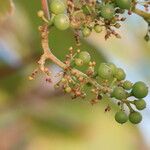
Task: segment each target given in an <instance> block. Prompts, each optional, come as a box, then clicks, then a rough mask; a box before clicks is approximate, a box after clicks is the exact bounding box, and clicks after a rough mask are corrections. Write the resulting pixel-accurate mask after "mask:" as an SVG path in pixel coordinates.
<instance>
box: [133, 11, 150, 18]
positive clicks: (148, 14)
mask: <svg viewBox="0 0 150 150" xmlns="http://www.w3.org/2000/svg"><path fill="white" fill-rule="evenodd" d="M132 12H134V13H135V14H137V15H139V16H141V17H143V18H144V19H145V20H150V13H148V12H145V11H143V10H140V9H138V8H134V9H133V10H132Z"/></svg>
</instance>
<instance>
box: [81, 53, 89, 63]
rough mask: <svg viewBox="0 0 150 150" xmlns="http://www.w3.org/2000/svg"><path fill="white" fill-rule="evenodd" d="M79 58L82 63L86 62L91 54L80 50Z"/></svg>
mask: <svg viewBox="0 0 150 150" xmlns="http://www.w3.org/2000/svg"><path fill="white" fill-rule="evenodd" d="M79 58H80V59H81V60H82V61H83V63H84V64H87V63H89V62H90V60H91V56H90V54H89V53H88V52H86V51H82V52H80V53H79Z"/></svg>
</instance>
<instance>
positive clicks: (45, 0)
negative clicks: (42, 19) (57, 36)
mask: <svg viewBox="0 0 150 150" xmlns="http://www.w3.org/2000/svg"><path fill="white" fill-rule="evenodd" d="M41 3H42V9H43V11H44V14H45V16H46V18H47V19H48V20H49V19H50V13H49V7H48V0H41Z"/></svg>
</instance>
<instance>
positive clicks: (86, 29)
mask: <svg viewBox="0 0 150 150" xmlns="http://www.w3.org/2000/svg"><path fill="white" fill-rule="evenodd" d="M90 34H91V30H90V28H88V27H84V28H83V29H82V35H83V36H84V37H88V36H90Z"/></svg>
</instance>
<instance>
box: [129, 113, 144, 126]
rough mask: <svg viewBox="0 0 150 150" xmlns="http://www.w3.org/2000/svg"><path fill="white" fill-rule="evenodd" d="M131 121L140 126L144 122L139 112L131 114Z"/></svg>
mask: <svg viewBox="0 0 150 150" xmlns="http://www.w3.org/2000/svg"><path fill="white" fill-rule="evenodd" d="M129 120H130V122H131V123H133V124H138V123H140V122H141V121H142V115H141V114H140V113H139V112H131V113H130V115H129Z"/></svg>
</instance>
